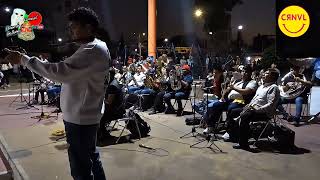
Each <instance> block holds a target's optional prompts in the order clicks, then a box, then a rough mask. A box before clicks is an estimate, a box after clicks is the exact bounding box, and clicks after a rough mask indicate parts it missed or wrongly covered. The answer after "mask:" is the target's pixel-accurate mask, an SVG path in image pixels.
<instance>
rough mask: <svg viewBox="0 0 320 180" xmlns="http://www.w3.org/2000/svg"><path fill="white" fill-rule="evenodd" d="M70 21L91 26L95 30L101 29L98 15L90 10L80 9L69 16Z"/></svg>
mask: <svg viewBox="0 0 320 180" xmlns="http://www.w3.org/2000/svg"><path fill="white" fill-rule="evenodd" d="M68 20H69V21H75V22H79V23H80V24H82V25H86V24H89V25H91V26H92V27H93V28H94V29H95V30H97V29H98V28H99V24H100V22H99V19H98V15H97V14H96V13H95V12H94V11H93V10H92V9H90V8H85V7H80V8H78V9H75V10H73V11H72V12H71V13H69V14H68Z"/></svg>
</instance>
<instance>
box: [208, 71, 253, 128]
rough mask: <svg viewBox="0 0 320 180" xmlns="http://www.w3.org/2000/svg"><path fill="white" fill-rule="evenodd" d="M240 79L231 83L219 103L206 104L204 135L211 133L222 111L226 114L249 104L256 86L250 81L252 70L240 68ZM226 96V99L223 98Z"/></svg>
mask: <svg viewBox="0 0 320 180" xmlns="http://www.w3.org/2000/svg"><path fill="white" fill-rule="evenodd" d="M241 75H242V79H241V80H240V81H238V82H236V83H234V84H233V83H231V84H230V85H229V87H228V88H226V89H225V90H224V92H223V94H222V97H221V99H220V100H219V101H215V102H212V103H209V104H208V110H207V112H205V114H204V117H203V118H204V121H205V122H206V123H207V126H208V127H207V128H206V129H205V130H204V131H203V133H204V134H208V133H212V132H213V130H214V128H213V127H214V125H215V123H216V122H218V120H219V118H220V117H221V114H222V112H223V111H224V110H227V111H228V112H229V111H230V110H232V109H235V108H239V107H243V106H245V104H247V103H248V102H250V100H251V98H252V97H253V95H254V93H255V91H256V89H257V87H258V85H257V82H256V81H255V80H252V79H251V75H252V69H251V67H250V66H244V67H243V68H242V72H241ZM226 96H227V98H225V97H226Z"/></svg>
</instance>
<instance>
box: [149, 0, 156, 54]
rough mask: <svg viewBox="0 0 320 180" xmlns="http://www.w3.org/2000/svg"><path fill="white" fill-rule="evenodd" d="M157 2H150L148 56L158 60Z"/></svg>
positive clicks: (151, 0) (152, 0)
mask: <svg viewBox="0 0 320 180" xmlns="http://www.w3.org/2000/svg"><path fill="white" fill-rule="evenodd" d="M156 48H157V0H148V55H149V56H153V58H154V59H156V54H157V51H156Z"/></svg>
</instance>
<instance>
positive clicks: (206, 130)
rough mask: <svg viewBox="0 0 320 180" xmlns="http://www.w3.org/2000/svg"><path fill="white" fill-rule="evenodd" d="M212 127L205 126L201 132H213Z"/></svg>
mask: <svg viewBox="0 0 320 180" xmlns="http://www.w3.org/2000/svg"><path fill="white" fill-rule="evenodd" d="M213 130H214V129H213V127H207V128H206V129H205V130H203V134H210V133H213Z"/></svg>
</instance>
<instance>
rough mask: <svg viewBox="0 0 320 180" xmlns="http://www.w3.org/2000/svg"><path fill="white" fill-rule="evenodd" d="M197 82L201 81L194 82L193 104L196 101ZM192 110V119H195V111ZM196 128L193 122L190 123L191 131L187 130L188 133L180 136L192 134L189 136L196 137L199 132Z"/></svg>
mask: <svg viewBox="0 0 320 180" xmlns="http://www.w3.org/2000/svg"><path fill="white" fill-rule="evenodd" d="M198 84H201V83H194V91H193V105H195V103H196V88H197V85H198ZM191 108H192V107H191ZM192 112H193V121H195V120H196V111H195V110H193V111H192ZM196 128H197V127H196V125H195V123H193V124H192V128H191V131H190V132H188V133H186V134H184V135H183V136H181V137H180V138H184V137H186V136H188V135H190V134H192V136H190V137H197V135H199V134H200V133H198V132H197V130H196ZM195 134H196V135H195Z"/></svg>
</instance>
